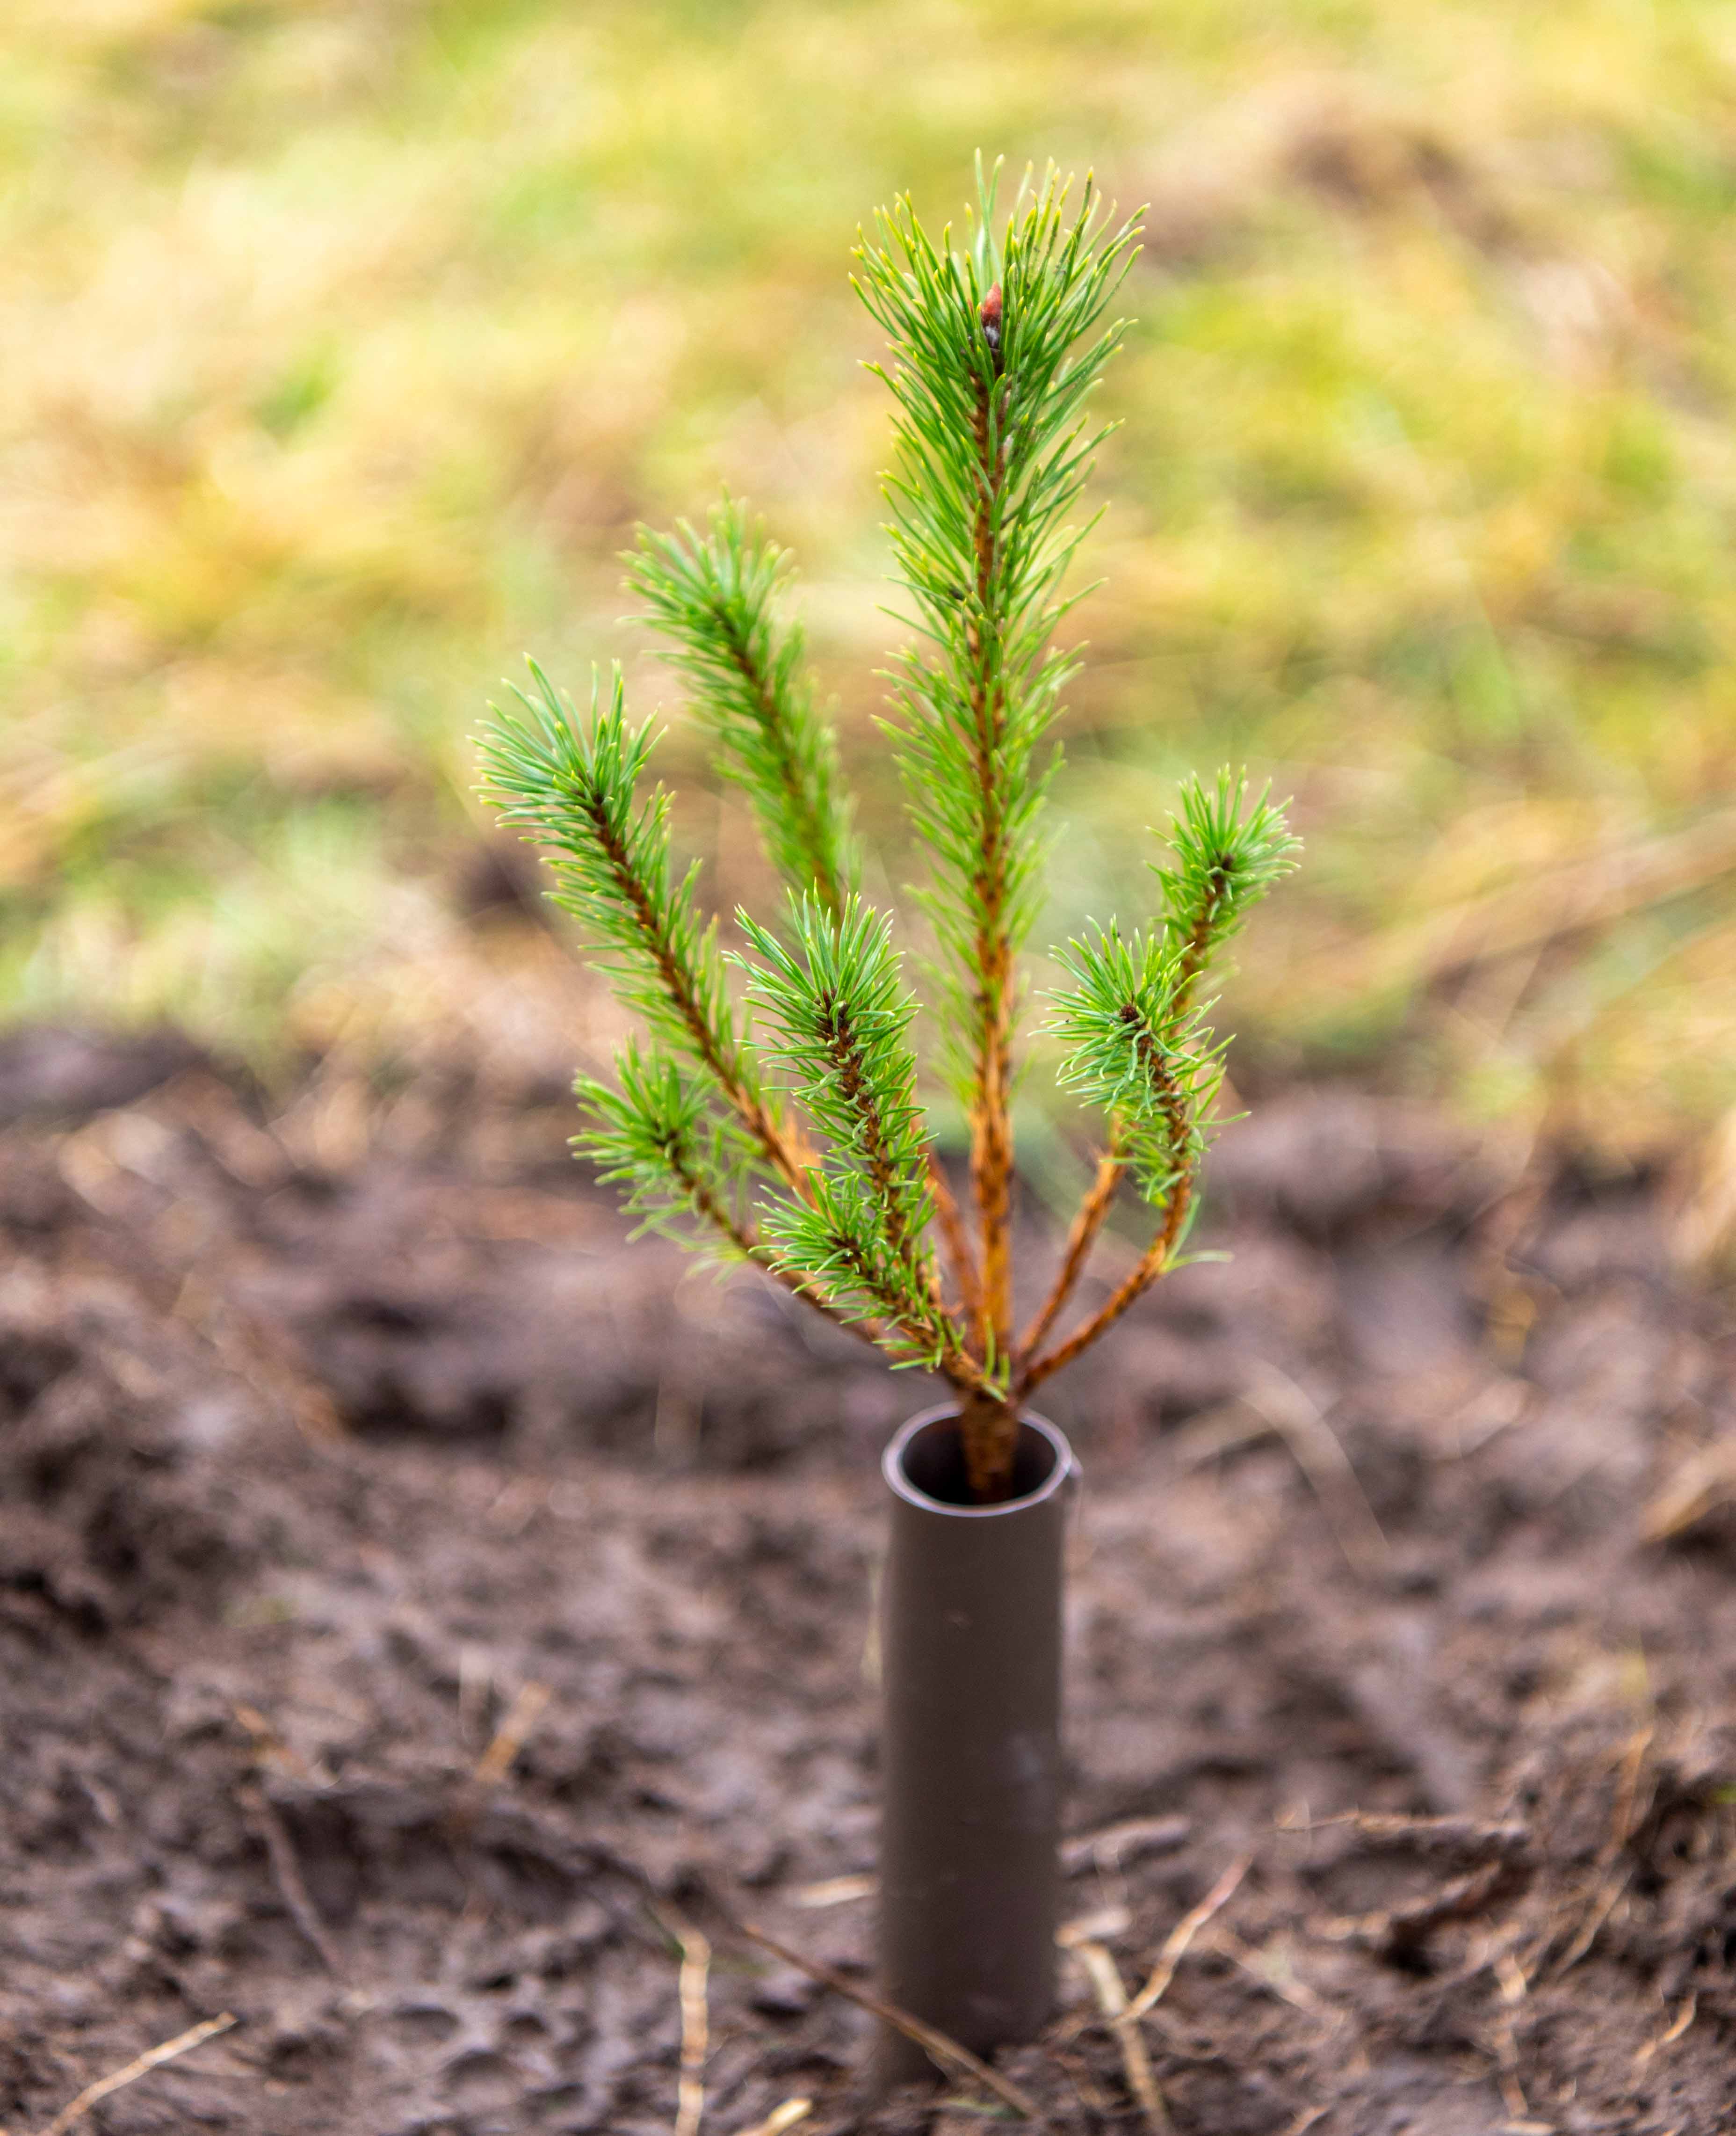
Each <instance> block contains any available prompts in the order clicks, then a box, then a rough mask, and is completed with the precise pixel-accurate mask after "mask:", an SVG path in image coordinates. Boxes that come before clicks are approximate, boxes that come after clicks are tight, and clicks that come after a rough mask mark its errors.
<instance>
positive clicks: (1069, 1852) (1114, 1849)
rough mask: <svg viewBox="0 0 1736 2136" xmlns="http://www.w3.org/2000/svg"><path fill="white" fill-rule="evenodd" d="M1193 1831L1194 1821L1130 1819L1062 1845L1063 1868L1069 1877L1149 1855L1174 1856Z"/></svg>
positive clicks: (1167, 1818)
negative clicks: (1172, 1854)
mask: <svg viewBox="0 0 1736 2136" xmlns="http://www.w3.org/2000/svg"><path fill="white" fill-rule="evenodd" d="M1192 1830H1193V1819H1192V1818H1186V1817H1180V1816H1174V1815H1171V1816H1169V1817H1128V1818H1123V1819H1122V1820H1121V1822H1120V1823H1118V1824H1106V1825H1104V1826H1103V1828H1102V1830H1101V1831H1099V1832H1084V1833H1079V1835H1078V1836H1077V1837H1074V1838H1072V1839H1064V1840H1063V1841H1062V1842H1061V1867H1062V1868H1063V1869H1064V1870H1065V1871H1066V1872H1067V1874H1068V1875H1069V1876H1079V1875H1081V1874H1082V1873H1083V1872H1084V1871H1085V1870H1087V1869H1100V1870H1108V1869H1120V1868H1122V1867H1125V1865H1126V1864H1127V1862H1134V1861H1137V1860H1138V1859H1139V1858H1140V1857H1142V1856H1143V1855H1147V1854H1171V1853H1173V1852H1175V1850H1176V1848H1177V1847H1180V1846H1181V1845H1182V1844H1183V1843H1184V1842H1185V1841H1186V1838H1187V1835H1188V1834H1189V1833H1190V1832H1191V1831H1192Z"/></svg>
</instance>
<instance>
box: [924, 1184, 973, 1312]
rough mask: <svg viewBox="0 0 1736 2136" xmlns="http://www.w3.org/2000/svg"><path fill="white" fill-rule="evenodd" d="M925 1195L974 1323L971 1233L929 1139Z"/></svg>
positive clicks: (961, 1296)
mask: <svg viewBox="0 0 1736 2136" xmlns="http://www.w3.org/2000/svg"><path fill="white" fill-rule="evenodd" d="M929 1198H930V1200H931V1201H933V1205H934V1221H935V1222H936V1223H937V1224H938V1225H939V1226H940V1237H941V1242H942V1244H943V1246H944V1247H945V1249H946V1258H947V1263H948V1266H949V1267H950V1268H951V1269H952V1271H953V1276H954V1278H955V1279H957V1282H958V1299H959V1303H960V1304H961V1306H962V1307H963V1311H964V1317H965V1318H966V1319H967V1321H968V1322H969V1323H971V1325H972V1327H976V1326H977V1325H978V1324H979V1323H980V1321H981V1318H982V1279H980V1277H979V1276H978V1275H977V1256H976V1254H975V1252H974V1251H973V1250H972V1246H971V1235H970V1233H969V1232H968V1231H967V1230H966V1229H965V1223H964V1216H963V1211H961V1210H960V1208H959V1206H958V1197H957V1195H955V1194H954V1193H953V1182H951V1180H949V1179H948V1177H947V1175H946V1168H945V1167H944V1166H943V1164H942V1163H941V1161H940V1155H939V1153H938V1151H937V1150H936V1149H935V1148H934V1146H933V1143H930V1144H929Z"/></svg>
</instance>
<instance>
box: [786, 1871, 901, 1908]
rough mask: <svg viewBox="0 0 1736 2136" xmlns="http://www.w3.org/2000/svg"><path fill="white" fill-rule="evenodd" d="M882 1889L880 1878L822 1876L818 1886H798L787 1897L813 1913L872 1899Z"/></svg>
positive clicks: (794, 1903)
mask: <svg viewBox="0 0 1736 2136" xmlns="http://www.w3.org/2000/svg"><path fill="white" fill-rule="evenodd" d="M879 1889H880V1878H879V1877H878V1876H822V1878H821V1880H820V1881H819V1882H818V1883H817V1884H798V1885H797V1886H796V1888H795V1889H794V1891H790V1892H788V1893H786V1894H785V1896H786V1897H787V1898H788V1901H789V1903H790V1904H791V1905H793V1906H800V1907H802V1908H803V1910H806V1911H812V1910H814V1909H815V1908H817V1907H820V1906H845V1905H849V1904H850V1903H851V1901H853V1900H856V1899H871V1898H872V1897H873V1896H874V1895H875V1892H876V1891H879Z"/></svg>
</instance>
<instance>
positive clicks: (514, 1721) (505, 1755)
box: [470, 1677, 550, 1788]
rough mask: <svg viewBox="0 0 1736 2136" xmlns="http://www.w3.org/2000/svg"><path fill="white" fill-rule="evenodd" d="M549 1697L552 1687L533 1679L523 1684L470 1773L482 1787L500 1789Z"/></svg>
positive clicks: (472, 1778) (474, 1782) (529, 1736)
mask: <svg viewBox="0 0 1736 2136" xmlns="http://www.w3.org/2000/svg"><path fill="white" fill-rule="evenodd" d="M549 1698H550V1692H549V1687H548V1686H547V1685H546V1683H539V1682H537V1681H536V1678H535V1677H531V1678H530V1679H529V1680H528V1681H527V1682H524V1683H522V1684H521V1685H520V1686H519V1688H518V1695H517V1697H516V1698H515V1699H514V1700H513V1702H512V1704H511V1706H508V1707H507V1712H506V1717H505V1719H504V1720H502V1722H501V1725H500V1726H499V1727H498V1728H497V1729H496V1730H495V1731H494V1740H493V1741H492V1743H491V1744H490V1745H488V1747H487V1750H484V1751H483V1753H482V1756H481V1757H480V1758H478V1760H477V1761H476V1769H475V1770H474V1771H473V1773H472V1774H471V1776H470V1777H471V1780H472V1782H473V1784H474V1785H475V1786H477V1787H479V1788H492V1787H497V1786H498V1785H499V1784H500V1783H501V1782H502V1780H503V1779H505V1778H506V1777H507V1774H508V1773H509V1772H510V1771H511V1770H512V1760H514V1759H515V1758H516V1756H517V1755H518V1754H519V1752H520V1751H521V1750H523V1748H524V1747H525V1745H526V1743H528V1742H529V1741H530V1740H531V1732H532V1731H533V1730H534V1729H535V1728H536V1724H537V1722H538V1721H540V1720H541V1718H542V1714H543V1709H544V1707H545V1706H547V1704H548V1702H549Z"/></svg>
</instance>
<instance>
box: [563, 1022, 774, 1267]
mask: <svg viewBox="0 0 1736 2136" xmlns="http://www.w3.org/2000/svg"><path fill="white" fill-rule="evenodd" d="M615 1074H616V1077H617V1079H618V1087H613V1086H611V1085H609V1084H607V1083H600V1082H598V1081H597V1080H594V1078H593V1077H591V1076H589V1075H581V1076H579V1077H578V1078H577V1079H576V1080H575V1083H574V1085H573V1094H574V1095H575V1097H576V1098H577V1099H578V1100H579V1108H580V1109H581V1111H583V1112H584V1114H587V1115H588V1116H589V1120H590V1121H591V1123H592V1124H591V1125H590V1126H589V1127H588V1128H587V1129H586V1130H585V1131H584V1133H583V1134H577V1135H575V1136H574V1138H573V1143H572V1147H573V1149H574V1151H575V1154H577V1155H578V1156H579V1157H581V1158H585V1159H586V1160H587V1161H588V1162H589V1163H591V1164H593V1165H594V1167H595V1168H596V1172H597V1176H598V1177H599V1179H600V1180H602V1181H603V1182H604V1183H605V1184H616V1185H620V1186H623V1187H625V1188H626V1190H627V1191H626V1193H625V1195H624V1196H623V1206H624V1207H625V1208H627V1209H628V1211H631V1212H632V1213H633V1214H634V1215H636V1216H642V1217H643V1220H644V1221H643V1223H642V1224H641V1225H640V1226H639V1230H640V1231H661V1232H664V1233H666V1234H667V1235H670V1236H672V1237H674V1238H676V1239H679V1240H681V1243H682V1244H683V1245H701V1246H706V1247H708V1248H709V1249H710V1250H712V1251H713V1252H716V1253H720V1254H721V1255H723V1257H724V1258H725V1259H726V1260H747V1259H751V1258H753V1254H752V1240H751V1238H750V1235H749V1231H748V1229H747V1226H746V1224H745V1222H744V1219H743V1217H742V1215H741V1213H740V1205H741V1200H742V1195H743V1192H744V1186H745V1184H746V1182H748V1181H749V1179H750V1178H751V1177H752V1175H753V1173H754V1168H755V1158H756V1156H757V1152H756V1151H755V1149H754V1145H753V1143H751V1142H750V1141H749V1139H748V1138H747V1137H746V1135H745V1134H744V1133H743V1132H742V1130H741V1129H740V1127H739V1124H737V1123H736V1122H735V1120H734V1119H729V1118H726V1117H724V1116H722V1115H720V1114H719V1113H718V1112H717V1110H716V1109H715V1103H714V1101H713V1100H712V1098H711V1096H710V1093H709V1092H708V1091H707V1090H706V1088H705V1086H704V1085H702V1084H701V1083H699V1082H698V1081H696V1080H695V1079H694V1078H693V1077H691V1075H684V1074H683V1072H682V1070H681V1068H680V1067H679V1066H677V1064H676V1062H675V1061H672V1060H670V1059H669V1058H668V1056H667V1055H665V1054H662V1053H660V1052H658V1051H657V1050H656V1049H655V1048H653V1049H652V1051H649V1052H648V1053H647V1052H643V1051H641V1049H640V1047H639V1046H638V1043H637V1041H634V1040H632V1039H629V1040H628V1042H627V1044H626V1046H624V1047H623V1049H622V1051H621V1052H620V1053H619V1054H618V1056H617V1057H616V1061H615ZM696 1226H697V1228H696ZM635 1235H636V1236H637V1235H638V1234H637V1233H636V1234H635Z"/></svg>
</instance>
